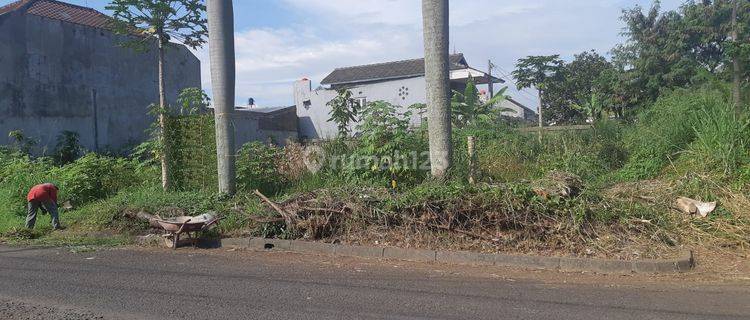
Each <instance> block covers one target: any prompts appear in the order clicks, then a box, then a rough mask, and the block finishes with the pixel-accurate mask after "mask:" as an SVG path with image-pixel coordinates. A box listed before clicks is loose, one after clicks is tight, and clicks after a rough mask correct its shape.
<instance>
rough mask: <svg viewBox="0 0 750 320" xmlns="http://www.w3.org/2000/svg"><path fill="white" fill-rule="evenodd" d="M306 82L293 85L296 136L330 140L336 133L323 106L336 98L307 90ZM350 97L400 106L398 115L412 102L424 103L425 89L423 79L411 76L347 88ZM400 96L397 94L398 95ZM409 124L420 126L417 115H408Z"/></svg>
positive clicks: (329, 92) (327, 92) (323, 91)
mask: <svg viewBox="0 0 750 320" xmlns="http://www.w3.org/2000/svg"><path fill="white" fill-rule="evenodd" d="M310 85H311V83H310V81H309V80H300V81H297V82H295V84H294V103H295V104H296V105H297V116H298V117H299V122H300V124H299V130H300V133H299V134H300V137H306V138H309V139H327V138H333V137H335V136H336V135H337V134H338V129H337V127H336V124H335V123H332V122H329V121H328V119H329V118H330V116H329V114H328V113H329V111H330V107H328V106H327V105H326V104H327V103H328V102H329V101H331V100H332V99H333V98H335V97H336V91H335V90H329V89H321V90H310ZM349 90H350V91H351V92H352V97H353V98H366V99H367V102H368V103H369V102H373V101H385V102H388V103H391V104H393V105H397V106H400V107H401V108H400V109H399V112H402V113H403V112H406V111H408V109H407V108H408V107H409V106H410V105H412V104H415V103H425V101H426V91H427V90H426V88H425V80H424V77H414V78H408V79H399V80H393V81H386V82H379V83H369V84H363V85H359V86H355V87H352V88H350V89H349ZM399 94H401V95H399ZM305 101H309V105H305ZM411 122H412V124H414V125H418V124H419V123H420V116H419V115H417V114H414V115H412V119H411ZM356 125H357V124H356V123H354V124H352V125H351V127H352V132H353V133H354V132H356V130H355V128H356Z"/></svg>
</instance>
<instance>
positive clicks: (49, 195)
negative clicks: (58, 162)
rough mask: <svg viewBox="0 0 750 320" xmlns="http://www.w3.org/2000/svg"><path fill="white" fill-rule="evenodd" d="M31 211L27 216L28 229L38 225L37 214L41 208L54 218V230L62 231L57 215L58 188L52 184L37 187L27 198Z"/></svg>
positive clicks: (30, 191) (32, 189)
mask: <svg viewBox="0 0 750 320" xmlns="http://www.w3.org/2000/svg"><path fill="white" fill-rule="evenodd" d="M26 200H28V201H29V210H28V213H27V215H26V228H29V229H33V228H34V224H35V223H36V212H37V211H38V210H39V209H40V208H41V209H42V210H44V211H47V212H49V214H50V216H52V228H54V229H60V218H59V217H58V214H57V186H55V185H54V184H51V183H43V184H39V185H35V186H34V187H33V188H31V190H29V195H28V196H26Z"/></svg>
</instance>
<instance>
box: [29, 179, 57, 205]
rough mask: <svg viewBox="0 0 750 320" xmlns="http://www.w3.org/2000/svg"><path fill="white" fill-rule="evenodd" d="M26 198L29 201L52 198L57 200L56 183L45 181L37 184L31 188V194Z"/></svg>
mask: <svg viewBox="0 0 750 320" xmlns="http://www.w3.org/2000/svg"><path fill="white" fill-rule="evenodd" d="M26 200H28V201H33V200H36V201H47V200H52V201H54V202H57V188H55V185H54V184H51V183H43V184H38V185H35V186H34V187H33V188H31V190H29V195H28V196H26Z"/></svg>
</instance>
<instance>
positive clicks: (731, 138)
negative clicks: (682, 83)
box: [619, 89, 750, 180]
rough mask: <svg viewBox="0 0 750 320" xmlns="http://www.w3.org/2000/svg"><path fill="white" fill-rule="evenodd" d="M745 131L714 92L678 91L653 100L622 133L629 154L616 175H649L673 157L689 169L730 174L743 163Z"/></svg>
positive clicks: (741, 121) (720, 95) (629, 177)
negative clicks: (625, 131)
mask: <svg viewBox="0 0 750 320" xmlns="http://www.w3.org/2000/svg"><path fill="white" fill-rule="evenodd" d="M749 137H750V130H748V123H747V120H746V119H741V118H739V117H737V116H736V115H735V113H734V112H733V106H732V104H731V102H729V101H728V97H727V96H726V95H725V94H723V93H722V92H720V91H718V90H710V89H698V90H690V89H680V90H676V91H674V92H672V93H669V94H666V95H665V96H662V97H661V98H659V99H658V100H657V101H656V103H655V104H654V105H653V107H652V108H650V109H648V110H646V111H645V112H644V113H643V114H642V115H641V117H640V118H639V119H638V122H637V124H636V125H635V127H633V128H632V129H631V130H629V131H628V132H627V134H626V135H625V143H626V145H627V148H628V149H629V150H630V154H631V156H630V158H629V159H628V161H627V163H626V164H625V166H624V167H623V169H622V170H621V171H620V173H619V175H620V176H621V177H622V178H625V179H627V180H634V179H646V178H651V177H655V176H657V175H658V174H660V173H661V172H662V169H663V168H665V167H666V166H668V165H673V163H674V161H675V160H676V159H677V158H678V157H679V158H680V159H684V160H683V161H687V162H691V163H692V165H691V166H692V168H690V170H695V171H701V172H703V171H712V172H715V171H718V172H721V173H724V174H731V173H736V171H737V170H738V169H739V168H740V167H742V166H743V165H744V164H746V163H747V161H748V154H747V149H748V148H747V147H748V139H749Z"/></svg>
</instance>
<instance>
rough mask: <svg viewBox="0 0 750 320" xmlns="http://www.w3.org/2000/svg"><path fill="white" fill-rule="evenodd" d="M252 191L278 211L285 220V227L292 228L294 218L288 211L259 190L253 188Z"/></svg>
mask: <svg viewBox="0 0 750 320" xmlns="http://www.w3.org/2000/svg"><path fill="white" fill-rule="evenodd" d="M254 193H255V195H257V196H258V197H260V198H261V199H262V200H263V201H265V202H266V203H268V205H270V206H271V207H272V208H273V209H274V210H276V212H278V213H279V214H280V215H281V216H282V217H284V220H285V221H286V225H287V227H288V228H289V229H293V228H294V219H293V218H292V215H290V214H289V213H288V212H286V211H284V209H282V208H281V207H279V205H277V204H276V203H275V202H273V201H271V200H270V199H268V197H266V196H265V195H263V194H262V193H260V191H258V190H255V191H254Z"/></svg>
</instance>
